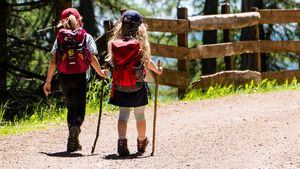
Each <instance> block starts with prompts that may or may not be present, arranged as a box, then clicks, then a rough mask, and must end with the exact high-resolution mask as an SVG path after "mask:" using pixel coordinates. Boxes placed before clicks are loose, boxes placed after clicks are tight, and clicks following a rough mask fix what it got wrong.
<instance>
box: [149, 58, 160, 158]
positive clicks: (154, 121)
mask: <svg viewBox="0 0 300 169" xmlns="http://www.w3.org/2000/svg"><path fill="white" fill-rule="evenodd" d="M157 67H158V68H160V60H158V63H157ZM155 77H156V78H155V93H154V94H155V98H154V117H153V137H152V152H151V156H153V154H154V150H155V133H156V113H157V95H158V86H159V74H156V76H155Z"/></svg>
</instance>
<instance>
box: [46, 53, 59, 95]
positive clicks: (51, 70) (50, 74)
mask: <svg viewBox="0 0 300 169" xmlns="http://www.w3.org/2000/svg"><path fill="white" fill-rule="evenodd" d="M55 71H56V63H55V55H54V54H53V55H52V57H51V61H50V66H49V69H48V73H47V78H46V82H45V85H44V93H45V95H46V96H48V95H49V93H50V88H51V80H52V77H53V75H54V73H55Z"/></svg>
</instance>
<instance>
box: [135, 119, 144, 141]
mask: <svg viewBox="0 0 300 169" xmlns="http://www.w3.org/2000/svg"><path fill="white" fill-rule="evenodd" d="M136 128H137V132H138V139H139V140H141V141H142V140H144V139H145V138H146V120H139V121H137V122H136Z"/></svg>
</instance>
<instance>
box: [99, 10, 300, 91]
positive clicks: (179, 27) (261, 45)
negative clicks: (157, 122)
mask: <svg viewBox="0 0 300 169" xmlns="http://www.w3.org/2000/svg"><path fill="white" fill-rule="evenodd" d="M226 5H227V6H228V4H226ZM222 8H223V7H222ZM254 11H255V10H254ZM225 12H226V10H225ZM227 13H229V12H228V10H227ZM177 16H178V19H153V18H144V22H145V23H146V24H147V25H148V31H151V32H170V33H176V34H177V35H178V45H177V46H171V45H163V44H155V43H151V52H152V55H155V56H161V57H165V58H175V59H178V69H177V70H170V69H164V73H163V75H162V77H161V81H160V84H162V85H168V86H173V87H177V88H178V89H179V95H181V94H182V93H184V91H185V90H186V89H187V87H188V86H189V74H188V60H193V59H205V58H217V57H229V58H230V56H233V55H239V54H244V53H258V54H259V53H279V52H294V53H300V41H291V40H289V41H268V40H259V38H258V37H257V38H256V39H257V40H254V41H253V40H252V41H237V42H226V43H219V44H209V45H199V46H197V47H195V48H188V33H189V32H192V31H200V30H218V29H223V30H226V29H228V30H229V29H240V28H245V27H248V26H257V25H259V24H275V23H279V24H283V23H299V22H300V10H299V9H292V10H281V9H268V10H257V9H256V12H245V13H236V14H218V15H203V16H193V17H187V9H186V8H179V9H178V14H177ZM107 22H108V21H106V25H110V26H107V30H109V29H110V28H112V26H111V24H107ZM257 31H258V27H257ZM257 35H258V33H257ZM106 37H107V34H106ZM99 39H101V38H99ZM103 40H107V38H105V37H104V38H103V37H102V40H98V41H97V44H98V45H99V47H100V49H101V48H103V46H102V45H103V44H105V43H104V42H103ZM258 57H259V55H258ZM256 62H257V63H256V66H257V67H256V70H257V71H260V70H261V68H260V59H256ZM225 64H226V66H227V64H230V63H229V62H228V63H225ZM227 67H228V66H227ZM229 67H232V66H229ZM232 72H233V73H235V71H232ZM284 72H285V73H284V78H286V79H290V78H292V77H294V76H296V77H300V71H296V70H294V71H284ZM289 72H290V73H289ZM149 74H150V76H149V77H148V78H147V80H148V81H152V80H153V78H152V77H151V76H152V75H151V73H149ZM276 75H278V77H281V78H282V72H265V73H262V75H261V77H263V78H269V77H270V79H274V78H276ZM201 80H202V81H205V77H203V78H201ZM210 81H213V80H211V79H210ZM216 81H217V80H216ZM204 84H205V83H204ZM207 84H210V83H207ZM202 87H204V86H202Z"/></svg>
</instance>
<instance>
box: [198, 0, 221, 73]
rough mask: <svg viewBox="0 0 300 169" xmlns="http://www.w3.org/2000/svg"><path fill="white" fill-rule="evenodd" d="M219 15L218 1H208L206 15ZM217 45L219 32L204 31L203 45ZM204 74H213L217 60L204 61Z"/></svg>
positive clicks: (205, 9)
mask: <svg viewBox="0 0 300 169" xmlns="http://www.w3.org/2000/svg"><path fill="white" fill-rule="evenodd" d="M217 13H218V0H206V1H205V7H204V15H211V14H217ZM214 43H217V31H216V30H210V31H203V44H214ZM201 64H202V74H203V75H207V74H213V73H215V72H216V69H217V61H216V58H210V59H202V60H201Z"/></svg>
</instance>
